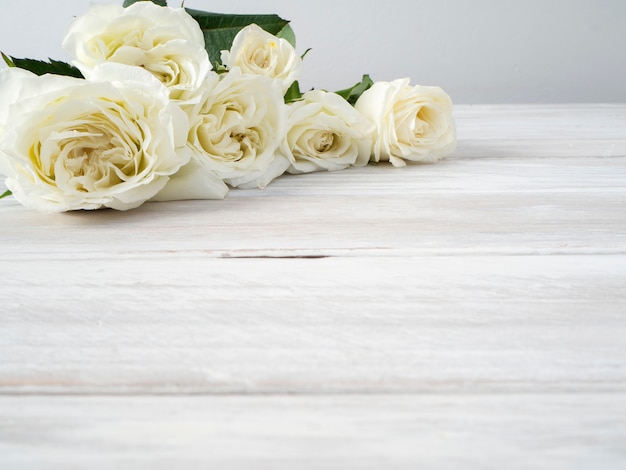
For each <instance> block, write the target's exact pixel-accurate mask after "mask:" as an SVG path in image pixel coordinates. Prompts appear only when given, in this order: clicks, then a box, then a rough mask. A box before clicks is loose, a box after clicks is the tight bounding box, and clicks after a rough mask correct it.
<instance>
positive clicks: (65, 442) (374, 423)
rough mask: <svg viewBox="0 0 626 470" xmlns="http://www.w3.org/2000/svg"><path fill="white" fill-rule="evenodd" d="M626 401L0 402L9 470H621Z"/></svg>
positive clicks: (0, 440)
mask: <svg viewBox="0 0 626 470" xmlns="http://www.w3.org/2000/svg"><path fill="white" fill-rule="evenodd" d="M625 413H626V396H624V395H623V394H618V395H613V394H608V395H604V394H591V395H588V394H576V395H571V394H566V395H560V394H556V395H541V394H527V395H454V394H453V395H445V394H444V395H415V396H406V395H386V396H360V395H352V396H309V397H293V396H245V397H240V396H231V397H200V396H195V397H189V396H187V397H185V396H183V397H180V396H179V397H171V396H161V397H0V464H1V465H2V467H3V468H7V469H9V468H10V469H31V470H35V469H46V470H51V469H63V470H67V469H83V468H89V469H110V468H115V469H130V468H133V469H134V468H150V469H156V470H158V469H170V468H173V467H182V468H191V469H195V468H224V469H249V468H254V469H258V470H264V469H267V470H269V469H272V470H280V469H289V470H291V469H294V468H306V469H310V470H317V469H325V470H328V469H344V468H346V469H357V468H358V469H362V470H370V469H371V470H379V469H386V470H400V469H402V470H404V469H406V470H409V469H411V470H412V469H415V468H429V469H458V468H463V469H468V470H474V469H476V470H479V469H480V470H483V469H494V470H495V469H501V468H507V469H514V470H515V469H521V470H526V469H528V468H532V469H535V470H543V469H545V470H560V469H563V470H565V469H567V470H579V469H580V470H582V469H584V470H587V469H591V468H601V469H603V470H619V469H622V468H623V466H624V463H625V462H626V421H625V420H624V419H623V416H624V415H625Z"/></svg>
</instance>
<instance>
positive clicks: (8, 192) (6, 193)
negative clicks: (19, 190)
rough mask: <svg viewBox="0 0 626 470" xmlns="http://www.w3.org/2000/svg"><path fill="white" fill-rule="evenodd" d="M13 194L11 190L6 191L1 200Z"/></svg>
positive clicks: (0, 196) (0, 197)
mask: <svg viewBox="0 0 626 470" xmlns="http://www.w3.org/2000/svg"><path fill="white" fill-rule="evenodd" d="M11 194H13V193H12V192H11V191H10V190H8V189H7V190H6V191H5V192H3V193H2V194H0V199H3V198H5V197H7V196H10V195H11Z"/></svg>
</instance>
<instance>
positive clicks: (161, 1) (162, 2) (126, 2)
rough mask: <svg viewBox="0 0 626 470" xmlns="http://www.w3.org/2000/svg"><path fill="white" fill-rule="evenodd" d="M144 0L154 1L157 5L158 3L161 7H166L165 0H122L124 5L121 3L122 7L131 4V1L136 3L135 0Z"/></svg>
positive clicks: (139, 0) (141, 0)
mask: <svg viewBox="0 0 626 470" xmlns="http://www.w3.org/2000/svg"><path fill="white" fill-rule="evenodd" d="M145 1H151V2H152V3H156V4H157V5H160V6H162V7H166V6H167V1H166V0H124V5H122V6H123V7H124V8H126V7H129V6H131V5H132V4H133V3H137V2H145Z"/></svg>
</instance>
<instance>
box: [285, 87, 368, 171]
mask: <svg viewBox="0 0 626 470" xmlns="http://www.w3.org/2000/svg"><path fill="white" fill-rule="evenodd" d="M374 129H375V126H374V125H373V124H372V123H371V122H370V121H369V120H368V119H366V118H365V117H364V116H363V115H362V114H361V113H359V112H358V111H357V110H355V109H354V108H353V107H352V106H351V105H350V104H349V103H348V102H347V101H346V100H345V99H343V98H342V97H340V96H339V95H337V94H335V93H328V92H324V91H321V90H313V91H309V92H307V93H305V94H304V95H303V96H302V98H301V99H300V100H298V101H295V102H293V103H291V104H289V130H288V131H287V136H286V138H285V140H284V142H283V144H282V145H281V153H282V154H283V155H284V156H285V157H287V159H288V160H289V162H290V163H291V166H290V168H289V169H288V171H289V173H309V172H313V171H321V170H327V171H336V170H342V169H345V168H348V167H350V166H363V165H366V164H367V162H368V161H369V158H370V151H371V148H372V138H373V132H374Z"/></svg>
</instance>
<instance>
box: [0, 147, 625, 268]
mask: <svg viewBox="0 0 626 470" xmlns="http://www.w3.org/2000/svg"><path fill="white" fill-rule="evenodd" d="M625 162H626V157H621V158H618V157H616V158H608V159H594V158H584V157H581V158H573V157H568V158H557V157H551V158H540V159H529V160H526V159H523V158H518V159H506V158H505V159H499V158H493V159H468V160H449V161H443V162H441V163H439V164H437V165H427V166H412V167H409V168H404V169H391V168H381V167H368V168H362V169H353V170H348V171H344V172H336V173H330V174H329V173H326V174H315V175H304V176H299V177H286V178H283V179H280V180H279V181H277V182H276V183H275V184H274V185H272V186H270V187H269V188H267V189H266V190H264V191H232V192H231V194H230V196H229V197H228V198H227V199H226V200H225V201H184V202H175V203H155V204H146V205H144V206H143V207H142V208H140V209H138V210H135V211H132V212H128V213H119V212H115V211H97V212H95V213H94V212H82V213H70V214H41V213H35V212H32V211H28V210H25V209H24V208H22V207H21V206H19V205H18V204H17V203H16V202H14V201H13V202H11V201H6V202H3V203H2V205H1V206H0V214H2V218H3V224H4V225H3V227H2V229H1V231H0V257H2V259H5V260H9V259H15V260H19V259H30V258H38V257H39V258H40V257H43V258H47V257H59V256H60V257H63V256H68V255H69V256H71V257H73V256H75V255H78V254H79V253H80V254H81V256H90V257H96V256H98V255H99V254H100V255H101V256H111V255H112V254H115V253H118V254H136V253H151V252H152V253H155V252H156V253H181V252H202V253H203V254H211V255H212V256H218V257H219V256H241V255H245V256H250V255H255V256H316V255H318V256H339V255H351V256H354V255H361V254H363V255H366V256H369V255H372V254H381V255H386V256H405V255H422V254H426V255H427V254H458V253H464V254H477V253H482V254H488V253H496V254H503V253H509V254H532V253H540V254H547V253H561V254H562V253H565V254H567V253H622V254H623V253H625V247H626V218H624V217H623V214H624V211H625V209H626V164H625Z"/></svg>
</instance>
